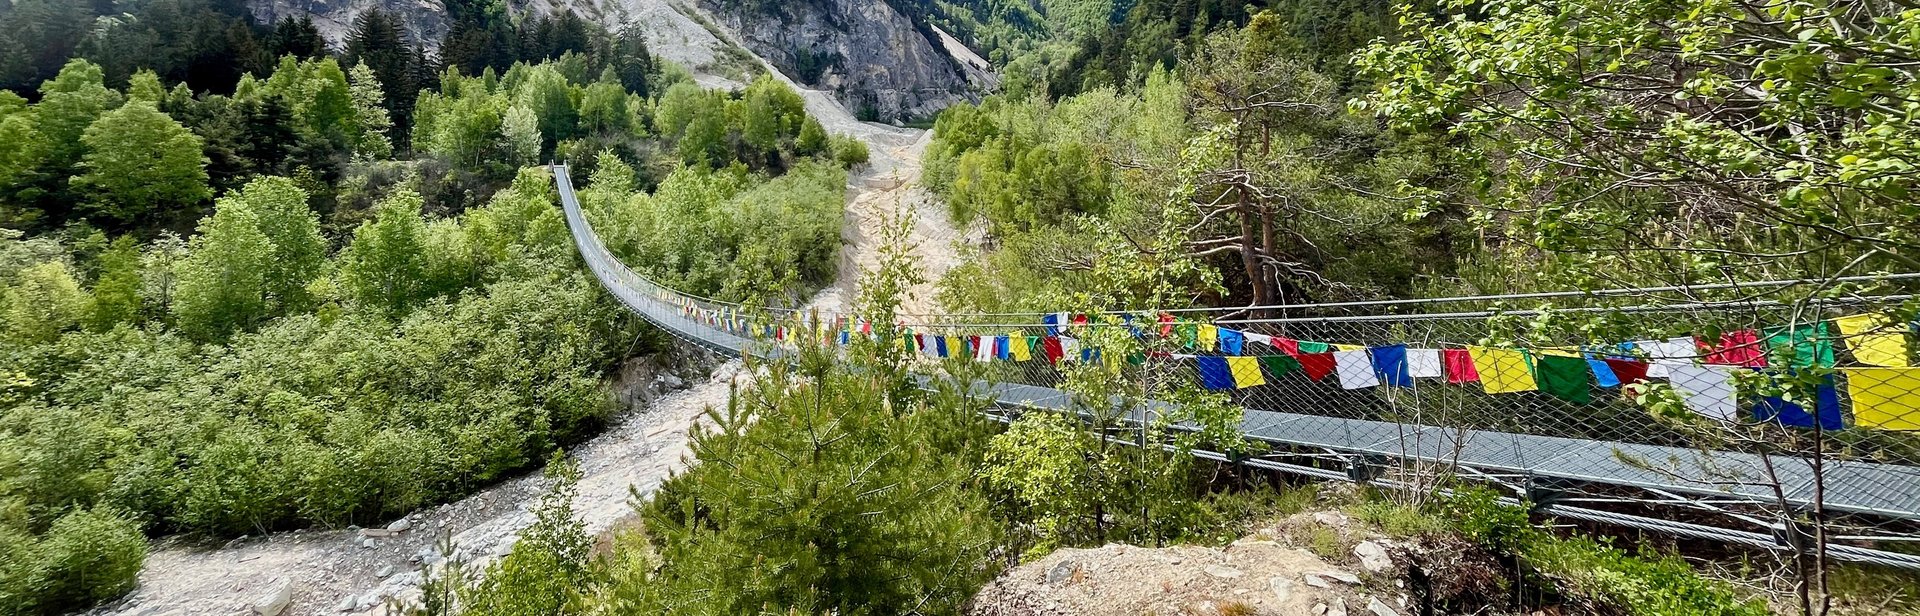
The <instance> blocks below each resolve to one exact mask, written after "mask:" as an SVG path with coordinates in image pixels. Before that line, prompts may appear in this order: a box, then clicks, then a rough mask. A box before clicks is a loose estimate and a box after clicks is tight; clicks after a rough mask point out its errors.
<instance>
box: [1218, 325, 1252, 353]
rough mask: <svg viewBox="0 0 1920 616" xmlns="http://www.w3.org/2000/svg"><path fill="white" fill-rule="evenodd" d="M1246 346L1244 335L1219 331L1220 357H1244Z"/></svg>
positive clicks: (1223, 329)
mask: <svg viewBox="0 0 1920 616" xmlns="http://www.w3.org/2000/svg"><path fill="white" fill-rule="evenodd" d="M1246 345H1247V337H1246V335H1244V334H1241V333H1240V332H1237V331H1234V330H1231V329H1226V328H1221V329H1220V353H1221V354H1222V355H1244V354H1245V352H1246Z"/></svg>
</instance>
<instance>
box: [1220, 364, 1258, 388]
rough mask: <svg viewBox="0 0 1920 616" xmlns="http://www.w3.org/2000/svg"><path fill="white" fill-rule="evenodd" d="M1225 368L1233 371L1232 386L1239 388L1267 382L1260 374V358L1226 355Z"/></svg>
mask: <svg viewBox="0 0 1920 616" xmlns="http://www.w3.org/2000/svg"><path fill="white" fill-rule="evenodd" d="M1227 369H1228V370H1229V371H1231V372H1232V373H1233V386H1234V387H1238V388H1240V389H1246V388H1248V387H1254V386H1256V385H1265V384H1267V379H1266V377H1264V376H1261V374H1260V358H1258V357H1228V358H1227Z"/></svg>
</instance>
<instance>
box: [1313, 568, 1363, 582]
mask: <svg viewBox="0 0 1920 616" xmlns="http://www.w3.org/2000/svg"><path fill="white" fill-rule="evenodd" d="M1314 574H1315V575H1318V576H1320V577H1323V578H1327V579H1329V580H1334V581H1337V582H1341V583H1345V584H1359V583H1360V576H1357V575H1354V574H1351V573H1347V572H1345V571H1315V572H1314Z"/></svg>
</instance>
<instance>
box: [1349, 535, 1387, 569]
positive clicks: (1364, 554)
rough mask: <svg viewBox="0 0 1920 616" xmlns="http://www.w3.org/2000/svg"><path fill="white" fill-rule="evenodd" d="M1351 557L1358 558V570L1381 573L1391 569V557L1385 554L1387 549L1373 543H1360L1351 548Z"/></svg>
mask: <svg viewBox="0 0 1920 616" xmlns="http://www.w3.org/2000/svg"><path fill="white" fill-rule="evenodd" d="M1353 555H1354V556H1358V557H1360V568H1361V569H1365V570H1367V571H1369V572H1372V573H1383V572H1386V571H1387V570H1389V569H1392V568H1393V557H1392V556H1389V555H1388V554H1387V548H1386V547H1385V546H1382V545H1380V544H1379V543H1376V542H1373V541H1362V542H1360V544H1359V545H1356V546H1353Z"/></svg>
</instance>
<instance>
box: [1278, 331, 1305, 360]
mask: <svg viewBox="0 0 1920 616" xmlns="http://www.w3.org/2000/svg"><path fill="white" fill-rule="evenodd" d="M1273 348H1276V349H1280V352H1281V353H1286V354H1288V355H1292V356H1293V358H1294V359H1300V341H1299V340H1294V339H1292V338H1281V337H1279V336H1274V337H1273Z"/></svg>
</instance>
